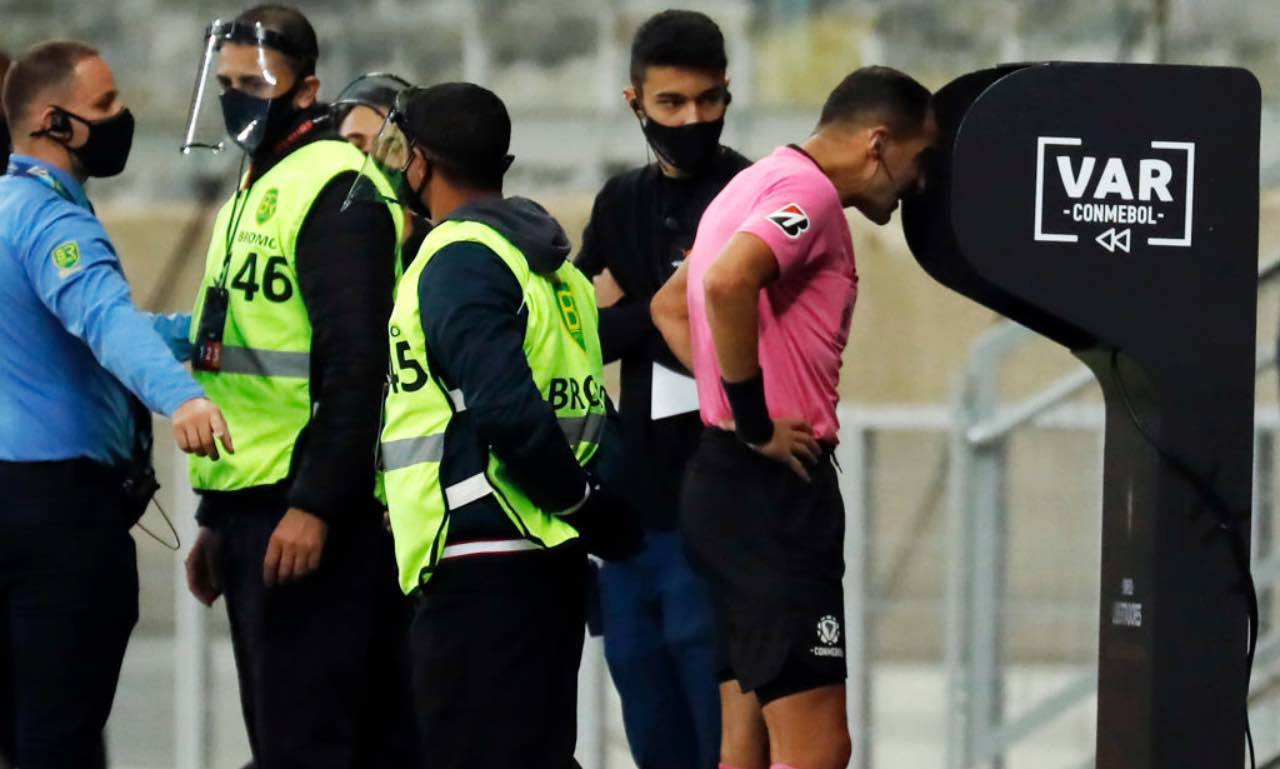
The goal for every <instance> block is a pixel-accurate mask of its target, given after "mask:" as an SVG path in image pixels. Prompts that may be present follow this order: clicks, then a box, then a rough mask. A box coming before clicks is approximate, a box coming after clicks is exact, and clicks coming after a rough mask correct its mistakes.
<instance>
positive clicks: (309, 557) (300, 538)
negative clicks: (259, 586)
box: [262, 507, 329, 587]
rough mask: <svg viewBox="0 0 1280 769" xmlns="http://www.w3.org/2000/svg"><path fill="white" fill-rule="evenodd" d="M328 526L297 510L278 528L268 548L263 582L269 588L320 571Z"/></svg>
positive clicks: (284, 518)
mask: <svg viewBox="0 0 1280 769" xmlns="http://www.w3.org/2000/svg"><path fill="white" fill-rule="evenodd" d="M328 535H329V524H327V523H325V522H324V519H322V518H318V517H316V516H314V515H312V514H311V513H308V512H307V511H306V510H301V509H299V508H296V507H291V508H289V511H288V512H286V513H285V514H284V517H283V518H281V519H280V523H278V524H276V530H275V531H274V532H272V533H271V541H270V542H269V543H268V544H267V557H266V558H265V559H263V561H262V581H263V582H265V583H266V584H267V586H268V587H270V586H271V585H274V584H276V583H277V582H281V583H283V582H291V581H294V580H299V579H302V578H303V577H305V576H307V575H308V574H310V573H311V572H313V571H315V570H316V569H318V568H320V556H321V555H322V554H323V553H324V540H325V537H327V536H328Z"/></svg>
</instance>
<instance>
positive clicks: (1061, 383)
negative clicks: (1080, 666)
mask: <svg viewBox="0 0 1280 769" xmlns="http://www.w3.org/2000/svg"><path fill="white" fill-rule="evenodd" d="M1278 277H1280V259H1278V260H1276V261H1272V262H1269V263H1268V264H1267V265H1266V266H1265V267H1263V268H1262V269H1260V270H1259V275H1258V279H1259V287H1260V288H1261V287H1262V286H1264V285H1266V284H1269V283H1271V282H1274V281H1275V280H1276V279H1277V278H1278ZM1033 337H1034V334H1033V333H1032V332H1031V331H1029V330H1027V329H1025V328H1023V327H1022V326H1019V325H1017V324H1015V323H1012V322H1008V321H1006V322H1005V323H1002V324H1001V325H999V326H996V327H993V328H992V329H990V330H988V331H987V332H986V333H984V334H983V335H982V336H981V337H979V339H978V340H977V342H976V343H975V344H974V346H973V348H972V351H971V354H970V356H969V360H968V363H967V365H966V367H965V369H964V371H963V373H962V375H961V378H960V381H959V382H958V384H957V387H956V396H955V400H954V402H953V412H952V413H953V416H952V424H951V431H952V436H951V442H950V447H951V452H952V456H951V471H950V475H949V481H948V488H949V491H948V505H947V520H948V535H949V542H950V550H949V557H948V563H949V568H948V581H947V597H946V612H947V623H946V660H945V662H946V668H947V677H948V736H947V745H946V760H945V765H946V768H947V769H969V768H970V767H974V766H982V765H994V766H999V765H1000V764H1001V762H1002V759H1003V757H1004V756H1005V755H1006V754H1007V753H1008V752H1009V750H1010V749H1011V748H1013V747H1014V746H1015V745H1017V744H1018V743H1020V742H1022V741H1023V740H1025V739H1027V738H1028V737H1030V736H1031V735H1033V734H1035V733H1037V732H1038V731H1040V730H1041V729H1042V728H1044V727H1045V726H1047V725H1049V724H1051V723H1053V722H1054V721H1055V720H1056V719H1058V718H1059V717H1060V716H1061V715H1062V714H1064V713H1066V712H1067V711H1069V710H1071V709H1073V708H1076V707H1077V706H1079V705H1081V704H1082V703H1084V702H1087V701H1088V700H1090V699H1092V698H1093V697H1094V696H1095V695H1096V690H1097V681H1096V672H1093V671H1090V672H1087V673H1084V674H1081V675H1079V676H1078V677H1076V678H1075V679H1073V680H1071V681H1069V682H1067V683H1065V684H1064V685H1062V686H1061V687H1060V688H1059V689H1058V690H1057V691H1055V692H1053V693H1051V694H1049V695H1047V696H1045V697H1043V698H1042V699H1041V700H1040V701H1039V702H1038V703H1037V704H1035V705H1033V706H1032V707H1030V708H1029V709H1027V710H1026V711H1025V712H1023V713H1022V714H1021V715H1020V716H1018V717H1017V718H1015V719H1012V720H1005V718H1004V692H1003V685H1002V676H1001V675H1000V671H1001V668H1002V665H1003V661H1004V649H1003V642H1002V637H1001V630H1002V612H1001V606H1002V603H1003V601H1004V598H1005V587H1006V586H1005V582H1004V561H1005V556H1006V553H1007V547H1008V543H1007V528H1006V527H1007V520H1008V510H1007V507H1006V505H1007V500H1006V499H1005V491H1004V490H1005V475H1006V472H1007V457H1006V451H1007V448H1008V445H1009V442H1010V439H1011V438H1012V437H1013V436H1014V434H1015V433H1016V431H1018V430H1019V429H1020V428H1022V427H1024V426H1027V425H1029V424H1032V423H1034V422H1036V421H1037V420H1043V419H1044V418H1046V417H1048V416H1050V415H1052V414H1053V412H1055V411H1056V410H1059V409H1061V408H1062V407H1063V405H1064V404H1066V403H1067V402H1068V401H1070V400H1072V399H1073V398H1075V397H1077V396H1078V395H1080V394H1081V393H1082V392H1084V391H1085V390H1086V389H1089V388H1090V387H1091V386H1094V385H1095V381H1096V380H1095V378H1094V377H1093V374H1092V373H1091V372H1090V371H1089V370H1088V369H1087V368H1084V367H1083V366H1081V367H1079V368H1076V369H1074V370H1072V371H1071V372H1069V373H1068V374H1066V375H1064V376H1062V377H1060V378H1059V379H1057V380H1055V381H1054V382H1052V383H1051V384H1049V385H1048V386H1046V387H1044V388H1042V389H1040V390H1039V391H1037V392H1035V393H1033V394H1032V395H1030V396H1028V397H1026V398H1024V399H1022V400H1020V401H1017V402H1015V403H1013V404H1012V405H1010V406H1007V407H1003V408H1001V407H1000V406H999V393H998V389H999V378H1000V374H1001V372H1002V367H1003V364H1004V363H1005V362H1006V360H1007V359H1008V358H1009V357H1010V355H1011V354H1012V353H1013V352H1014V351H1015V350H1017V349H1019V348H1020V347H1021V346H1022V345H1023V344H1024V343H1025V342H1026V341H1028V340H1029V339H1031V338H1033ZM1275 366H1276V358H1275V352H1274V348H1272V347H1271V346H1264V347H1260V348H1259V350H1258V358H1257V372H1258V373H1259V374H1262V373H1264V372H1266V371H1269V370H1271V369H1274V368H1275ZM1095 411H1096V414H1097V429H1098V430H1099V438H1100V439H1101V437H1102V430H1103V425H1102V419H1101V416H1102V412H1101V409H1100V408H1098V409H1095ZM1259 416H1260V417H1261V419H1259V420H1258V422H1257V429H1256V431H1255V472H1254V487H1255V494H1254V498H1255V515H1254V516H1253V518H1252V521H1253V525H1254V526H1255V529H1256V527H1257V526H1258V522H1259V521H1260V520H1261V519H1262V516H1260V515H1258V514H1257V513H1256V511H1257V509H1258V505H1257V502H1258V501H1259V496H1260V495H1261V494H1262V493H1263V491H1264V490H1265V489H1269V487H1270V480H1271V473H1272V471H1273V469H1272V466H1271V463H1270V462H1259V458H1260V457H1262V456H1267V457H1269V456H1271V455H1272V446H1273V443H1274V432H1275V430H1276V429H1277V427H1278V426H1280V419H1278V418H1277V414H1276V412H1275V410H1274V409H1271V410H1267V411H1264V412H1261V413H1260V415H1259ZM1100 449H1101V447H1100ZM1100 459H1101V450H1099V460H1100ZM1256 533H1257V532H1256V531H1255V534H1256ZM1254 540H1255V545H1254V554H1255V557H1256V555H1257V554H1258V552H1259V550H1258V541H1260V538H1259V537H1257V536H1255V537H1254ZM1255 581H1256V582H1257V584H1258V585H1259V590H1260V591H1261V590H1262V589H1263V587H1264V585H1269V584H1271V583H1274V582H1277V581H1280V555H1271V556H1270V557H1267V558H1264V559H1262V560H1256V561H1255ZM1277 664H1280V633H1276V632H1272V633H1270V634H1269V635H1267V636H1266V637H1264V638H1263V639H1262V640H1261V641H1260V643H1259V647H1258V653H1257V656H1256V659H1255V664H1254V670H1255V676H1254V683H1253V687H1252V688H1251V692H1257V691H1259V690H1260V689H1261V688H1262V687H1263V685H1264V683H1267V682H1270V681H1269V678H1268V676H1267V675H1266V672H1267V671H1268V670H1269V669H1270V668H1271V667H1273V666H1276V665H1277ZM1270 683H1274V682H1270ZM1088 765H1090V766H1091V765H1092V760H1090V761H1089V762H1088ZM862 766H863V767H866V766H867V765H866V764H863V765H862Z"/></svg>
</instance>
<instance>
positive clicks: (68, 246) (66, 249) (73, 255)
mask: <svg viewBox="0 0 1280 769" xmlns="http://www.w3.org/2000/svg"><path fill="white" fill-rule="evenodd" d="M53 264H54V266H56V267H57V268H58V277H60V278H65V277H67V276H68V275H70V274H71V273H73V272H75V271H76V268H78V267H79V266H80V244H79V243H76V242H75V241H74V240H68V241H67V242H66V243H63V244H62V245H60V246H58V247H56V248H54V249H53Z"/></svg>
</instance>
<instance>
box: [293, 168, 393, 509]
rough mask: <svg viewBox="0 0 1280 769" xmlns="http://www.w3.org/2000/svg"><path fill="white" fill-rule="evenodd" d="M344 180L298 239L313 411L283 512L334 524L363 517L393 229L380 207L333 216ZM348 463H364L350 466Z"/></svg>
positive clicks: (328, 188) (382, 365)
mask: <svg viewBox="0 0 1280 769" xmlns="http://www.w3.org/2000/svg"><path fill="white" fill-rule="evenodd" d="M353 176H354V175H353V174H340V175H338V176H337V177H335V178H334V179H332V180H330V182H329V183H328V184H327V185H325V188H324V189H323V190H322V191H321V193H320V195H319V196H318V197H317V198H316V201H315V203H314V204H313V205H312V207H311V211H310V213H308V214H307V218H306V221H304V222H303V224H302V228H301V230H300V232H299V234H298V242H297V259H296V262H297V271H298V288H299V290H300V291H301V292H302V299H303V301H304V302H305V304H306V306H307V312H308V315H309V316H310V319H311V361H312V364H311V398H312V401H313V402H314V403H315V404H316V410H315V413H314V415H313V416H312V418H311V422H310V424H308V426H307V432H306V436H305V440H304V441H303V442H302V444H300V445H299V446H298V450H299V451H300V452H301V456H299V457H296V458H295V463H296V464H295V467H296V472H295V473H294V477H293V482H292V484H291V486H290V488H289V504H290V505H291V506H293V507H296V508H300V509H302V510H306V511H308V512H310V513H313V514H315V515H318V516H320V517H321V518H325V519H327V520H330V521H333V520H337V519H339V518H343V517H348V516H351V515H359V514H363V513H365V512H367V508H368V506H369V500H370V499H372V497H373V475H374V467H373V460H372V457H373V455H374V449H375V446H376V444H377V440H378V431H379V428H380V426H379V415H380V414H381V413H382V411H381V410H382V388H383V384H384V383H385V381H386V373H387V348H386V345H385V344H383V343H381V342H380V340H382V339H383V338H384V337H385V335H386V329H387V318H388V317H390V314H391V302H392V290H393V285H394V281H395V273H394V258H395V257H394V254H395V249H396V238H395V225H394V223H393V221H392V219H391V213H390V212H389V211H388V210H387V209H386V207H385V206H373V205H370V206H352V207H350V208H348V209H347V210H346V211H343V210H341V209H342V203H343V201H344V200H345V197H346V193H347V191H348V190H349V189H350V188H351V183H352V177H353ZM356 458H370V459H369V461H368V462H367V463H366V464H365V465H356V466H354V467H353V466H352V460H353V459H356Z"/></svg>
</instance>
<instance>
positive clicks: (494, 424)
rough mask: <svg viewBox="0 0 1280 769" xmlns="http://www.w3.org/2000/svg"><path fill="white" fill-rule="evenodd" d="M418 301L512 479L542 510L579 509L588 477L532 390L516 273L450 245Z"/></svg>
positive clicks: (445, 365) (425, 325) (454, 380)
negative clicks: (575, 506) (576, 506)
mask: <svg viewBox="0 0 1280 769" xmlns="http://www.w3.org/2000/svg"><path fill="white" fill-rule="evenodd" d="M535 280H536V278H535ZM418 294H419V306H420V307H421V308H422V329H423V332H424V333H425V334H426V337H427V343H428V346H429V347H430V349H431V355H432V358H433V360H434V361H435V362H436V363H437V364H438V366H439V367H440V369H441V373H442V374H444V375H445V376H446V377H447V379H448V381H449V384H450V385H451V386H453V387H458V388H460V389H461V390H462V394H463V399H464V400H465V401H466V404H467V414H468V415H469V416H470V418H471V420H472V423H473V424H474V425H475V429H476V431H477V432H478V433H479V434H480V437H481V439H482V440H484V441H485V442H486V443H487V444H488V445H489V447H490V448H491V449H492V451H493V453H494V454H496V455H497V456H498V457H499V458H501V459H502V461H503V462H504V463H505V465H506V467H507V470H508V471H509V472H510V474H511V477H512V479H513V480H514V481H515V482H516V484H517V485H519V486H520V488H521V489H522V490H523V491H524V492H525V493H526V494H528V495H529V499H531V500H532V501H533V502H534V504H536V505H538V507H540V508H542V509H543V510H546V511H549V512H561V511H565V510H568V509H570V508H572V507H573V506H574V505H576V504H578V503H579V502H581V501H582V499H583V496H584V494H585V491H586V485H587V476H586V473H585V472H584V471H583V469H582V467H581V466H580V465H579V464H578V460H577V457H576V456H575V455H574V453H573V449H572V448H570V446H569V442H568V441H567V440H566V439H565V435H564V432H563V431H562V430H561V429H560V425H559V422H558V421H557V420H556V415H555V411H553V410H552V409H551V406H550V405H549V404H548V403H547V402H546V401H545V400H544V399H543V397H542V394H541V393H539V392H538V388H537V386H536V385H535V384H534V381H533V372H532V371H530V370H529V363H528V360H527V359H526V358H525V354H524V332H525V324H526V322H527V320H526V317H527V316H526V313H527V310H525V309H522V307H521V305H522V298H523V297H522V294H521V291H520V286H519V284H518V283H517V282H516V279H515V276H514V275H512V274H511V270H510V269H508V268H507V266H506V265H505V264H504V263H503V262H502V260H501V259H500V258H499V257H498V255H497V254H495V253H493V252H492V251H490V250H489V249H488V248H486V247H485V246H482V245H480V244H478V243H453V244H451V245H448V246H445V247H444V248H443V249H442V250H441V251H440V252H439V253H437V254H435V255H434V256H432V258H431V262H430V263H429V264H428V265H427V266H426V268H425V269H424V270H423V271H422V276H421V278H420V281H419V283H418Z"/></svg>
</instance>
